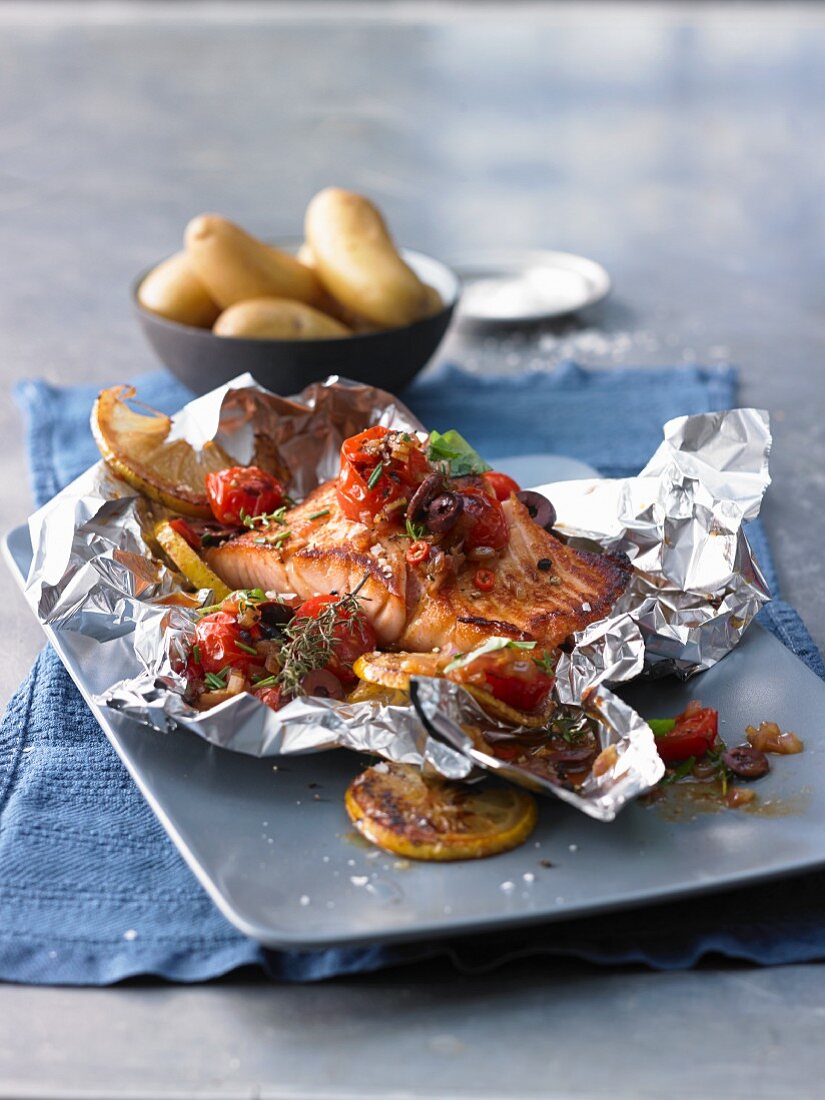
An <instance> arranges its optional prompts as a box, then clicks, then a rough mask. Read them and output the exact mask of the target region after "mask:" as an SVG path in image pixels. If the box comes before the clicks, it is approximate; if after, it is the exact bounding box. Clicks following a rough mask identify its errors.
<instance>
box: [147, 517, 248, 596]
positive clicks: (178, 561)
mask: <svg viewBox="0 0 825 1100" xmlns="http://www.w3.org/2000/svg"><path fill="white" fill-rule="evenodd" d="M155 538H156V539H157V540H158V542H159V543H160V546H161V549H162V550H163V551H164V553H165V554H166V555H167V557H169V558H170V559H171V560H172V562H174V564H175V565H176V566H177V568H178V569H179V570H180V571H181V573H183V575H184V577H186V579H187V580H188V581H190V582H191V583H192V584H193V585H194V586H195V588H211V589H212V595H213V596H214V598H215V602H216V603H220V601H221V600H225V599H226V597H227V596H229V595H230V594H231V589H229V588H227V587H226V585H225V584H224V583H223V581H222V580H221V578H220V577H219V576H218V575H217V574H216V573H213V572H212V570H211V569H210V568H209V566H208V565H207V564H206V562H205V561H204V560H203V558H201V557H199V556H198V554H197V553H196V552H195V551H194V550H193V549H192V547H191V546H190V545H189V543H188V542H187V541H186V539H185V538H184V537H183V535H179V534H178V532H177V531H176V530H175V528H174V527H173V526H172V524H171V523H168V522H167V521H166V520H164V522H163V523H159V524H158V525H157V527H156V528H155Z"/></svg>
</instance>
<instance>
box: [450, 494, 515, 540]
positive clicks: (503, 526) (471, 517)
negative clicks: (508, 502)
mask: <svg viewBox="0 0 825 1100" xmlns="http://www.w3.org/2000/svg"><path fill="white" fill-rule="evenodd" d="M458 492H460V494H461V500H462V504H463V511H462V516H461V520H460V521H459V522H460V523H461V525H462V526H463V531H464V548H465V550H475V549H476V548H477V547H479V546H489V547H490V549H492V550H501V549H503V548H504V547H505V546H506V545H507V540H508V539H509V537H510V532H509V528H508V527H507V519H506V517H505V515H504V509H503V508H502V507H501V503H500V501H498V500H497V499H496V497H495V496H494V495H493V494H492V492H491V491H488V489H487V487H486V486H484V485H481V484H463V485H461V486H460V487H459V488H458Z"/></svg>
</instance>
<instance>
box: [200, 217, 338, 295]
mask: <svg viewBox="0 0 825 1100" xmlns="http://www.w3.org/2000/svg"><path fill="white" fill-rule="evenodd" d="M184 239H185V243H186V255H187V256H188V257H189V260H190V262H191V264H192V267H193V268H194V270H195V273H196V274H197V276H198V278H199V279H200V280H201V282H202V283H203V284H204V286H205V287H206V288H207V290H208V291H209V293H210V294H211V296H212V297H213V298H214V299H215V301H216V302H217V303H218V305H219V306H220V307H221V308H222V309H227V308H228V307H229V306H232V305H234V304H235V303H236V302H244V301H247V300H249V299H250V298H263V297H272V298H291V299H294V300H295V301H299V302H306V303H307V304H308V305H320V304H321V302H322V301H323V298H324V288H323V287H322V285H321V282H320V280H319V278H318V276H317V275H316V274H315V272H314V271H312V270H311V269H310V268H308V267H306V266H305V265H304V264H302V263H299V261H298V260H296V259H295V257H294V256H290V255H289V254H288V253H286V252H281V251H280V250H279V249H277V248H272V247H271V246H270V245H267V244H264V243H263V241H259V240H257V239H256V238H255V237H252V236H250V234H249V233H247V232H246V231H245V230H244V229H241V227H240V226H239V225H235V223H234V222H231V221H229V220H228V219H227V218H222V217H221V216H220V215H219V214H200V215H199V216H198V217H197V218H193V219H192V221H190V223H189V224H188V225H187V227H186V233H185V238H184Z"/></svg>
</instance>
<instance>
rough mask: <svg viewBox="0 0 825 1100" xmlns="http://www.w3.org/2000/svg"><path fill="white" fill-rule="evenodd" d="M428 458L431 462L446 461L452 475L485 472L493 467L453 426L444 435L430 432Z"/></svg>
mask: <svg viewBox="0 0 825 1100" xmlns="http://www.w3.org/2000/svg"><path fill="white" fill-rule="evenodd" d="M427 458H429V460H430V462H446V463H447V465H448V466H449V472H450V476H451V477H466V475H467V474H483V473H484V472H485V471H486V470H492V468H493V467H492V466H489V465H488V464H487V463H486V462H485V461H484V459H483V458H482V457H481V455H480V454H479V453H478V452H477V451H475V450H474V449H473V448H472V447H471V446H470V444H469V443H468V442H467V440H466V439H465V438H464V436H462V435H459V433H458V432H457V431H455V429H452V428H451V429H450V431H448V432H444V434H443V435H442V434H441V432H430V438H429V445H428V447H427Z"/></svg>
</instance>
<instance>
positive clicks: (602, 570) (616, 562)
mask: <svg viewBox="0 0 825 1100" xmlns="http://www.w3.org/2000/svg"><path fill="white" fill-rule="evenodd" d="M503 507H504V513H505V515H506V517H507V523H508V526H509V528H510V538H509V542H508V544H507V546H506V547H505V549H504V550H503V551H502V552H501V554H500V555H499V558H498V560H497V562H496V564H495V567H494V572H495V577H496V580H495V585H494V587H493V588H492V590H491V591H489V592H479V591H478V589H476V587H475V585H474V582H473V578H474V576H475V573H476V570H477V568H478V566H477V565H476V564H474V563H472V562H465V563H464V565H463V566H462V567H461V569H460V570H459V572H458V576H457V577H456V578H455V579H454V580H452V581H451V582H449V583H446V584H444V585H442V587H441V588H440V589H439V590H438V591H436V592H431V593H429V594H427V596H426V598H420V599H418V600H415V599H412V600H410V601H409V607H410V614H409V615H408V618H407V623H406V626H405V628H404V633H403V634H402V635H401V637H400V638H398V639H397V645H398V646H399V647H400V648H402V649H408V650H414V651H415V650H417V651H419V652H423V651H425V650H428V649H431V648H432V647H433V646H434V645H439V644H440V645H443V644H444V640H445V639H449V640H450V641H452V642H453V643H454V644H455V645H456V646H457V647H458V649H460V650H468V649H472V648H473V646H475V645H477V644H478V643H479V642H481V641H483V640H484V639H485V638H487V637H489V636H490V635H502V636H504V637H510V638H514V639H520V640H527V639H535V640H536V641H538V642H539V643H540V644H541V645H543V646H546V647H547V648H553V647H554V646H557V645H559V644H560V643H561V642H563V641H564V639H565V638H566V637H567V636H568V635H569V634H572V633H573V632H574V631H576V630H583V629H584V627H586V626H587V625H588V624H589V623H593V622H596V621H597V620H598V619H602V618H604V616H605V615H606V614H607V613H608V611H609V610H610V608H611V607H612V606H613V604H614V603H615V602H616V600H617V599H618V598H619V596H620V595H621V594H622V592H623V591H624V589H625V588H626V586H627V582H628V578H629V576H630V563H629V562H628V560H627V559H626V558H624V557H617V556H615V555H610V554H590V553H587V552H584V551H582V550H574V549H572V547H569V546H565V544H564V543H563V542H560V541H559V540H558V539H557V538H555V537H554V536H553V535H551V534H550V533H549V532H547V531H545V530H544V528H543V527H539V526H538V525H537V524H536V523H534V522H533V520H532V519H531V518H530V513H529V512H528V511H527V509H526V508H525V506H524V505H523V504H522V503H521V501H520V500H518V499H517V498H516V497H515V496H512V497H510V499H509V500H508V501H505V502H504V504H503ZM439 638H440V639H441V641H438V639H439Z"/></svg>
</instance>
